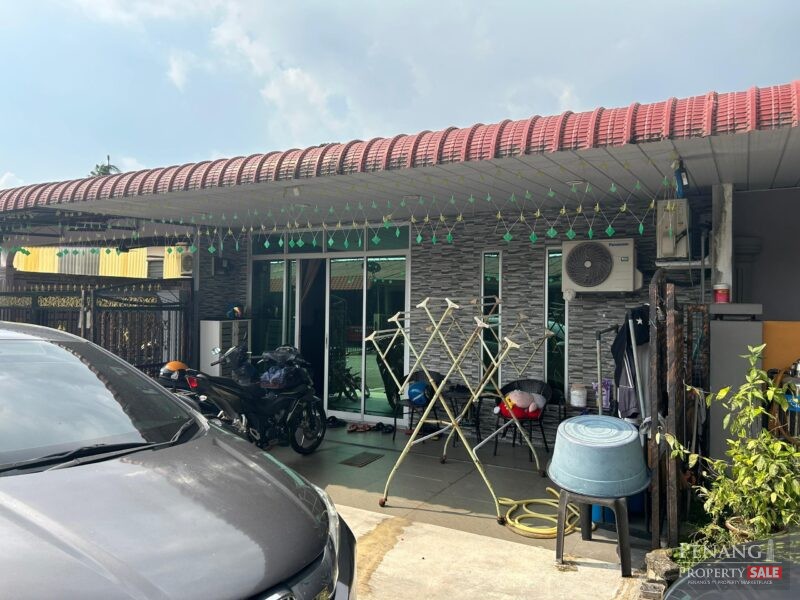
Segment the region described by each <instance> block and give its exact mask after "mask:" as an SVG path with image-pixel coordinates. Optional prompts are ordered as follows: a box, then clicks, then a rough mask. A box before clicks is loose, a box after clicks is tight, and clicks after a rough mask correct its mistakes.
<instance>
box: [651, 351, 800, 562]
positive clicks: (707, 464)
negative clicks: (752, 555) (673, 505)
mask: <svg viewBox="0 0 800 600" xmlns="http://www.w3.org/2000/svg"><path fill="white" fill-rule="evenodd" d="M764 347H765V344H763V345H761V346H756V347H750V346H749V347H748V350H749V354H748V355H745V356H743V358H747V359H748V361H749V370H748V373H747V377H746V379H745V382H744V383H742V384H741V385H740V386H739V388H738V389H736V390H735V391H731V388H730V387H726V388H724V389H722V390H719V391H718V392H712V393H710V394H708V395H707V396H706V403H707V404H708V405H709V406H711V405H712V403H715V404H716V405H717V406H718V407H719V408H724V409H725V410H726V414H725V417H724V420H723V426H724V428H725V429H726V430H727V432H728V434H729V437H728V439H727V451H726V455H727V459H723V460H713V459H710V458H707V457H701V456H699V455H697V454H695V453H691V452H689V451H688V450H687V449H686V448H685V447H684V446H682V445H681V444H680V443H679V442H678V441H677V440H676V439H675V438H674V436H672V435H670V434H666V433H665V434H662V437H663V438H664V440H665V441H666V443H667V444H668V445H669V447H670V448H671V450H672V453H671V454H672V456H673V457H678V458H682V459H683V460H684V461H686V463H687V465H688V466H689V468H693V467H694V466H695V465H696V464H698V461H699V463H700V467H701V474H702V475H703V479H704V483H703V484H701V485H698V486H696V487H695V489H696V490H697V492H698V494H699V496H700V498H702V499H703V501H704V504H703V507H704V509H705V511H706V513H707V515H708V517H709V519H710V522H709V523H708V524H706V525H705V526H703V527H702V528H701V529H700V530H699V531H698V532H697V534H696V536H695V543H698V544H702V545H703V546H705V547H706V548H717V549H721V548H723V547H725V546H728V545H730V544H732V543H741V542H745V541H749V540H755V539H764V538H768V537H770V536H773V535H775V534H776V533H779V532H781V531H783V530H785V529H787V528H790V527H792V526H796V525H798V524H800V450H798V449H797V448H795V447H794V446H793V445H792V444H790V443H788V442H786V441H785V440H783V439H781V438H779V437H777V436H776V435H774V434H773V433H772V430H771V420H772V416H771V415H770V414H769V406H770V404H771V403H772V402H777V403H778V404H779V405H780V406H781V407H782V408H783V409H784V410H786V408H787V406H788V401H787V399H786V390H785V388H783V387H778V386H776V385H775V384H774V382H773V381H772V380H771V379H770V377H769V375H768V374H767V373H766V371H764V370H763V369H761V368H759V366H758V365H759V361H760V359H761V355H762V353H763V351H764ZM690 390H694V388H690ZM694 391H697V390H694ZM719 408H718V409H719ZM762 423H764V424H765V426H764V427H761V428H760V429H759V425H761V424H762Z"/></svg>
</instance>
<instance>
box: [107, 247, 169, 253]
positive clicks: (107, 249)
mask: <svg viewBox="0 0 800 600" xmlns="http://www.w3.org/2000/svg"><path fill="white" fill-rule="evenodd" d="M175 251H176V252H177V253H178V254H183V246H178V247H177V248H175ZM106 254H108V248H106Z"/></svg>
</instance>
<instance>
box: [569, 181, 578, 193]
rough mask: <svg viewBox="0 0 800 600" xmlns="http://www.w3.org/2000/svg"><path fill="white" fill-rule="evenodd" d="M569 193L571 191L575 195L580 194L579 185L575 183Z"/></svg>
mask: <svg viewBox="0 0 800 600" xmlns="http://www.w3.org/2000/svg"><path fill="white" fill-rule="evenodd" d="M569 191H571V192H572V193H573V194H575V193H577V192H578V184H577V183H573V184H572V187H571V188H570V190H569Z"/></svg>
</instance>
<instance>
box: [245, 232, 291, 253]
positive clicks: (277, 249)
mask: <svg viewBox="0 0 800 600" xmlns="http://www.w3.org/2000/svg"><path fill="white" fill-rule="evenodd" d="M251 235H252V236H253V246H252V248H253V255H254V256H263V255H264V254H283V253H284V252H285V251H286V240H285V238H284V236H283V233H256V232H253V233H252V234H251ZM281 242H283V243H281Z"/></svg>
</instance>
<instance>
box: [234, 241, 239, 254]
mask: <svg viewBox="0 0 800 600" xmlns="http://www.w3.org/2000/svg"><path fill="white" fill-rule="evenodd" d="M234 250H236V252H238V251H239V240H238V239H237V240H236V244H234Z"/></svg>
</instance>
